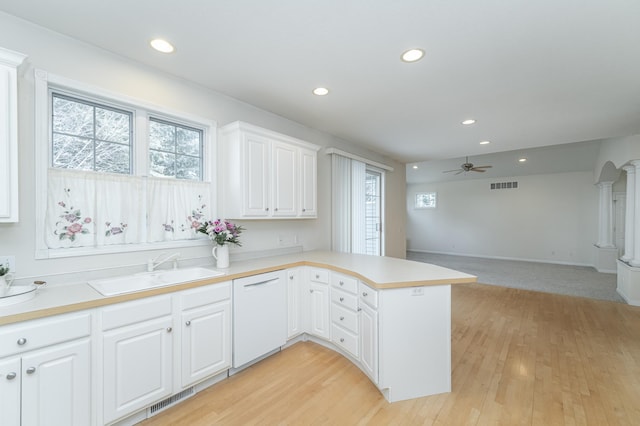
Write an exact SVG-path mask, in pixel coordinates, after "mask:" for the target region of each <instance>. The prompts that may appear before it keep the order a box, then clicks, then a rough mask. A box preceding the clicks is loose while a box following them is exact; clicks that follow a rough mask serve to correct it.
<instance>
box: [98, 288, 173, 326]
mask: <svg viewBox="0 0 640 426" xmlns="http://www.w3.org/2000/svg"><path fill="white" fill-rule="evenodd" d="M167 315H171V296H170V295H163V296H158V297H150V298H147V299H141V300H134V301H132V302H125V303H119V304H117V305H113V306H107V307H105V308H102V329H103V330H111V329H113V328H118V327H122V326H125V325H129V324H135V323H138V322H142V321H147V320H150V319H154V318H160V317H164V316H167Z"/></svg>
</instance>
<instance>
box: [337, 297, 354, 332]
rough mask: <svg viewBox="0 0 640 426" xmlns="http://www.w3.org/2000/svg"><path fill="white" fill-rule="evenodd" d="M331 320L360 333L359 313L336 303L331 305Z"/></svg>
mask: <svg viewBox="0 0 640 426" xmlns="http://www.w3.org/2000/svg"><path fill="white" fill-rule="evenodd" d="M331 321H332V322H333V323H335V324H338V325H340V326H342V327H344V328H346V329H347V330H349V331H352V332H354V333H356V334H358V330H359V327H358V314H357V313H356V312H353V311H352V310H349V309H346V308H343V307H341V306H338V305H336V304H335V303H334V304H333V305H332V306H331Z"/></svg>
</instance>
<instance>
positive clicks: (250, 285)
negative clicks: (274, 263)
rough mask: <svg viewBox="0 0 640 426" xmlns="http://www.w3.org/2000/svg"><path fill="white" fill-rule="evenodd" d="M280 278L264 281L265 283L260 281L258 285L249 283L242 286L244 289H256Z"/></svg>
mask: <svg viewBox="0 0 640 426" xmlns="http://www.w3.org/2000/svg"><path fill="white" fill-rule="evenodd" d="M279 279H280V278H272V279H270V280H265V281H260V282H258V283H250V284H245V285H243V287H244V288H249V287H258V286H261V285H267V284H271V283H274V282H276V281H278V280H279Z"/></svg>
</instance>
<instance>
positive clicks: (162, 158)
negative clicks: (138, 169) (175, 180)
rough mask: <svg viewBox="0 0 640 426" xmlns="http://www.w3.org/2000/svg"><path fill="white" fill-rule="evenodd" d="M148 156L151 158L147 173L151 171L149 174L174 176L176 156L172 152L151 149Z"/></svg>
mask: <svg viewBox="0 0 640 426" xmlns="http://www.w3.org/2000/svg"><path fill="white" fill-rule="evenodd" d="M149 157H150V160H151V161H150V164H149V173H151V176H170V177H174V176H175V175H176V165H175V161H176V157H175V155H174V154H169V153H166V152H160V151H151V152H150V153H149Z"/></svg>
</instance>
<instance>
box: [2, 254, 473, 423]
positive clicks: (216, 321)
mask: <svg viewBox="0 0 640 426" xmlns="http://www.w3.org/2000/svg"><path fill="white" fill-rule="evenodd" d="M274 271H282V272H283V277H286V298H287V301H286V309H287V316H286V318H287V322H286V324H283V327H286V328H287V331H286V336H287V337H286V342H283V345H282V346H281V347H284V346H288V345H291V344H295V343H297V342H298V341H303V340H312V341H314V342H316V343H319V344H322V345H324V346H326V347H329V348H331V349H333V350H336V351H338V352H340V353H341V354H343V355H344V356H345V357H347V358H348V359H349V360H350V361H351V362H353V363H354V364H355V365H357V366H358V367H359V368H360V369H361V370H362V371H363V372H364V373H365V374H366V375H367V376H368V377H369V378H370V379H371V381H372V382H373V383H375V384H376V386H377V387H378V388H379V389H380V391H381V392H382V393H383V395H384V396H385V398H386V399H387V400H388V401H389V402H395V401H400V400H404V399H410V398H416V397H421V396H426V395H432V394H437V393H442V392H449V391H450V390H451V285H452V284H459V283H471V282H475V281H476V277H473V276H471V275H468V274H464V273H461V272H457V271H453V270H450V269H446V268H442V267H438V266H435V265H430V264H424V263H419V262H412V261H407V260H402V259H395V258H388V257H375V256H366V255H353V254H344V253H334V252H323V251H311V252H300V253H295V254H290V255H284V256H275V257H267V258H259V259H253V260H248V261H242V262H235V263H232V264H231V266H230V268H228V269H227V270H226V271H225V272H226V274H225V275H223V276H219V277H214V278H207V279H203V280H199V281H192V282H186V283H181V284H177V285H173V286H170V287H160V288H154V289H152V290H147V291H140V292H136V293H127V294H121V295H117V296H112V297H105V296H102V295H101V294H100V293H98V292H97V291H95V290H94V289H93V288H91V287H90V286H89V285H87V284H86V283H84V282H83V283H77V284H69V285H60V286H52V287H50V288H45V289H42V291H41V292H40V294H38V295H37V296H36V297H35V298H34V299H32V300H30V301H28V302H24V303H22V304H18V305H13V306H7V307H0V324H2V325H3V326H2V328H0V347H2V348H3V350H2V351H1V352H2V353H0V378H1V377H2V375H3V374H5V375H6V374H9V373H10V372H8V371H4V370H3V368H4V366H5V365H9V366H11V363H10V362H9V361H11V360H15V359H20V357H22V358H23V362H22V367H25V368H29V367H28V366H27V364H26V363H25V362H24V359H25V358H27V357H29V356H30V355H31V354H33V353H39V352H42V351H44V350H45V349H48V348H55V347H58V346H62V345H69V344H70V343H69V342H79V343H80V342H81V343H83V344H84V345H85V346H86V348H88V347H91V348H92V350H91V351H89V350H84V349H83V350H82V351H80V352H78V354H76V355H73V357H74V359H76V361H75V364H80V366H81V367H82V366H84V367H83V368H85V371H83V372H82V373H83V374H86V376H87V378H88V377H90V378H91V380H90V381H89V379H87V382H86V383H75V384H72V385H74V386H85V387H87V389H86V395H87V398H89V399H90V400H88V401H85V402H86V403H87V405H88V407H89V408H88V409H87V410H79V416H81V419H82V420H84V421H86V424H120V423H122V424H133V423H135V422H136V421H140V420H141V419H144V418H145V417H147V416H149V415H152V414H153V407H155V406H156V405H158V404H163V406H166V405H167V404H172V403H175V402H177V401H179V400H180V399H181V398H180V397H179V396H180V395H182V394H193V393H195V392H197V391H199V390H201V389H203V388H205V387H208V386H210V385H212V384H213V383H216V382H217V381H220V380H224V379H225V378H226V377H228V375H229V372H230V371H231V373H233V372H234V371H233V370H234V369H233V368H232V359H233V354H232V345H231V341H232V338H231V337H232V329H233V328H232V324H231V323H232V318H233V315H232V312H233V310H234V309H236V307H235V305H234V303H236V301H235V300H233V299H234V298H233V297H232V294H233V292H232V286H233V285H234V280H235V281H236V282H240V281H242V280H241V279H243V278H246V277H250V276H256V275H259V274H265V273H271V272H274ZM72 324H73V326H71V325H72ZM199 324H201V325H202V327H200V325H199ZM65 326H66V328H65ZM199 327H200V328H199ZM57 335H60V338H59V339H56V338H55V337H56V336H57ZM145 339H146V340H147V341H148V344H149V345H148V346H145V344H144V342H145ZM38 340H40V342H39V341H38ZM209 341H210V342H209ZM20 342H23V343H20ZM141 342H143V343H141ZM86 348H85V349H86ZM158 348H161V350H160V351H158ZM147 349H148V353H147V352H145V351H146V350H147ZM279 349H280V348H277V350H279ZM198 350H201V351H202V353H200V354H195V355H194V353H193V351H198ZM72 352H73V351H72ZM271 353H272V352H271ZM268 355H270V353H267V354H265V355H264V356H268ZM150 357H151V358H150ZM262 358H263V357H260V358H258V359H256V360H254V361H253V362H256V361H257V360H259V359H262ZM77 359H84V360H85V361H84V363H78V362H77ZM194 360H195V361H194ZM189 362H204V364H203V365H190V364H189ZM14 364H15V363H14ZM45 364H46V363H45ZM250 364H251V363H247V364H246V365H250ZM142 366H144V367H145V368H142ZM149 366H152V367H149ZM153 366H157V368H155V369H154V367H153ZM138 367H139V368H138ZM146 367H149V368H146ZM243 367H244V366H243ZM7 368H10V367H7ZM16 368H17V370H18V372H19V370H20V368H19V367H16ZM40 368H41V369H42V368H45V367H44V366H43V367H40ZM52 368H53V367H52ZM5 369H6V368H5ZM131 369H136V371H139V375H138V377H136V378H135V379H136V386H134V388H135V389H134V390H133V391H131V389H132V388H128V387H127V386H126V384H127V383H126V381H127V380H129V381H130V380H133V379H131V378H128V377H127V376H126V375H121V374H122V372H123V371H132V370H131ZM34 370H35V371H38V368H37V367H34ZM18 372H16V374H17V373H18ZM27 376H28V377H27ZM34 376H37V374H32V373H29V371H26V370H25V372H24V377H25V378H23V379H22V380H23V383H24V381H25V379H32V378H34ZM158 377H160V378H161V379H158ZM158 382H160V385H158ZM40 386H41V388H40V390H41V391H42V390H43V389H44V390H45V391H46V390H47V387H46V386H45V385H44V384H41V385H40ZM56 386H57V385H54V386H53V389H56ZM123 389H124V390H123ZM27 390H28V389H27ZM50 390H51V389H50ZM119 392H128V393H129V394H127V395H122V394H120V393H119ZM131 392H137V393H136V394H134V395H132V394H131ZM74 393H76V394H77V389H75V390H74ZM187 396H188V395H187ZM21 399H22V407H23V410H25V408H24V407H26V406H27V404H36V406H35V407H32V408H31V409H30V411H35V412H37V411H38V410H39V409H41V408H42V407H39V406H37V404H38V402H37V401H32V400H31V399H32V398H31V397H30V396H29V395H28V394H27V393H25V387H24V384H23V389H22V397H21ZM55 399H56V400H57V404H61V405H62V406H66V408H67V410H66V411H67V412H75V411H78V410H75V408H77V407H79V404H78V405H76V404H77V403H74V402H72V401H65V400H64V393H60V392H58V396H56V397H55ZM169 399H171V401H170V402H168V400H169ZM18 406H20V405H18ZM150 407H151V408H150ZM69 409H71V410H70V411H69ZM60 411H64V410H60ZM23 413H24V411H23ZM5 415H7V414H6V413H3V414H2V415H1V416H0V420H3V421H2V422H1V423H2V424H5V421H4V420H5V418H3V417H2V416H5ZM9 418H10V417H9ZM6 424H12V423H11V422H6ZM17 424H19V423H17Z"/></svg>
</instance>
